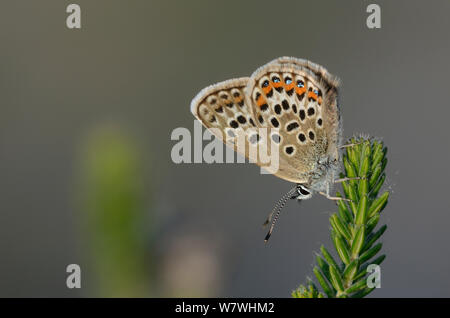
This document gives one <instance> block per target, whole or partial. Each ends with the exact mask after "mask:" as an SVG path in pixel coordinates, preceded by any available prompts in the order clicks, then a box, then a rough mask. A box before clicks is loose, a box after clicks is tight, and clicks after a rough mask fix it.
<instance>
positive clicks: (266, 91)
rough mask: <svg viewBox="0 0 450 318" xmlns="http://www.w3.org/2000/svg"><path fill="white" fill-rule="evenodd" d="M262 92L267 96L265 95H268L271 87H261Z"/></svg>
mask: <svg viewBox="0 0 450 318" xmlns="http://www.w3.org/2000/svg"><path fill="white" fill-rule="evenodd" d="M262 90H263V92H264V94H265V95H267V94H269V93H270V91H271V90H272V87H271V86H270V84H269V85H267V86H266V87H263V89H262Z"/></svg>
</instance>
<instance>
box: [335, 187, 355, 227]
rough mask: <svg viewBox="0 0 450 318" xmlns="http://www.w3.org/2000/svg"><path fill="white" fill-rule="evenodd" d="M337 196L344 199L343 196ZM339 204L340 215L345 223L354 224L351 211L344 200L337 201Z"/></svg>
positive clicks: (337, 194) (338, 194)
mask: <svg viewBox="0 0 450 318" xmlns="http://www.w3.org/2000/svg"><path fill="white" fill-rule="evenodd" d="M336 196H337V197H339V198H342V195H341V194H340V193H339V192H337V193H336ZM337 204H338V209H339V215H340V216H341V218H342V219H343V220H344V222H345V223H347V224H348V223H352V222H353V216H352V214H351V213H350V211H349V210H348V208H347V205H346V204H345V201H344V200H338V201H337Z"/></svg>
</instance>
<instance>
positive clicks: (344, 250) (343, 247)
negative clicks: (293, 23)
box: [335, 235, 350, 265]
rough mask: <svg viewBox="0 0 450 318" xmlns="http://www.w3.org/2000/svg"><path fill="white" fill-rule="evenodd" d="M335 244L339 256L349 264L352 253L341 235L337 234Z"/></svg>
mask: <svg viewBox="0 0 450 318" xmlns="http://www.w3.org/2000/svg"><path fill="white" fill-rule="evenodd" d="M335 244H336V251H337V252H338V254H339V257H340V258H341V260H342V261H343V262H344V263H345V264H346V265H348V264H349V263H350V253H349V250H348V247H347V244H346V243H345V242H344V240H343V239H342V237H340V236H339V235H335Z"/></svg>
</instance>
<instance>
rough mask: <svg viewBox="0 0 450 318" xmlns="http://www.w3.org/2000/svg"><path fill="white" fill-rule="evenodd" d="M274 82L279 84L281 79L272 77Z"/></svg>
mask: <svg viewBox="0 0 450 318" xmlns="http://www.w3.org/2000/svg"><path fill="white" fill-rule="evenodd" d="M272 82H274V83H279V82H280V78H278V77H276V76H274V77H272Z"/></svg>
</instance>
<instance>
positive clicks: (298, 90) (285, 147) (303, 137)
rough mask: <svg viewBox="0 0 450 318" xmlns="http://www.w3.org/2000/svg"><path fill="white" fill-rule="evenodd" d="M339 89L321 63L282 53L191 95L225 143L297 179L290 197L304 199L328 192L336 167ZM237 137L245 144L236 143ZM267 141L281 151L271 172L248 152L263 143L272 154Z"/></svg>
mask: <svg viewBox="0 0 450 318" xmlns="http://www.w3.org/2000/svg"><path fill="white" fill-rule="evenodd" d="M337 87H338V80H337V79H336V78H335V77H334V76H333V75H331V74H330V73H328V71H327V70H326V69H325V68H323V67H322V66H320V65H318V64H315V63H312V62H310V61H307V60H303V59H298V58H292V57H281V58H277V59H275V60H273V61H271V62H269V63H267V64H266V65H264V66H262V67H260V68H258V69H257V70H256V71H255V72H254V73H253V74H252V75H251V76H250V77H242V78H238V79H232V80H228V81H224V82H221V83H218V84H215V85H212V86H209V87H207V88H205V89H203V90H202V91H201V92H200V93H199V94H198V95H197V96H196V97H195V98H194V99H193V101H192V103H191V111H192V113H193V114H194V116H195V117H196V118H197V119H198V120H200V121H201V122H202V124H203V125H204V126H205V127H206V128H208V129H209V130H210V131H211V132H212V133H213V134H215V135H216V136H217V137H218V138H219V139H221V140H222V141H223V142H224V143H225V144H226V145H228V146H229V147H232V148H233V149H234V150H235V151H237V152H239V153H240V154H242V155H244V156H245V157H247V158H249V159H251V160H252V161H253V162H255V163H256V164H257V165H259V166H261V167H264V168H266V169H267V170H268V171H269V172H270V173H272V174H274V175H275V176H277V177H279V178H282V179H284V180H287V181H290V182H293V183H295V184H296V187H295V188H293V189H292V191H290V193H288V194H289V196H290V197H291V198H292V197H295V196H297V198H298V199H301V200H304V199H307V198H310V197H311V196H312V194H313V193H315V192H319V193H326V195H328V193H329V188H330V186H331V185H332V184H333V180H334V176H335V175H336V173H337V170H338V168H339V147H340V145H341V132H342V129H341V120H340V111H339V105H338V88H337ZM261 130H267V135H264V134H262V133H261ZM240 136H243V137H242V138H243V139H242V140H245V145H244V146H245V147H239V143H238V142H236V140H237V138H239V137H240ZM269 143H270V144H272V143H275V144H276V145H277V147H278V148H277V149H278V151H279V165H278V166H277V167H276V169H272V170H271V167H267V166H265V163H264V161H263V160H262V158H261V157H260V156H259V155H256V156H255V155H254V153H255V152H252V150H253V149H254V148H256V147H263V148H264V149H266V150H267V152H268V153H270V154H272V153H273V149H272V148H270V147H269ZM252 154H253V156H252Z"/></svg>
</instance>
